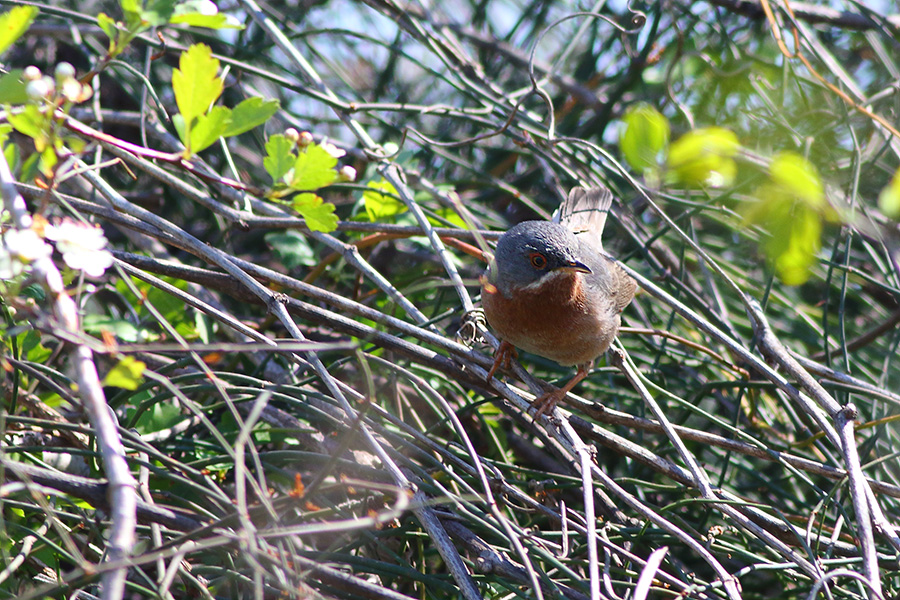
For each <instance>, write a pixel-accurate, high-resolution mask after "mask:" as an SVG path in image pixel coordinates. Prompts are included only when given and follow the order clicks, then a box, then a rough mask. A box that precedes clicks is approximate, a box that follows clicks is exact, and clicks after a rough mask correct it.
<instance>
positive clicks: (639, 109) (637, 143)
mask: <svg viewBox="0 0 900 600" xmlns="http://www.w3.org/2000/svg"><path fill="white" fill-rule="evenodd" d="M622 121H623V122H624V123H625V127H624V128H623V129H622V134H621V136H620V137H619V148H621V150H622V155H623V156H624V157H625V160H626V161H628V164H629V165H631V167H632V168H633V169H634V170H636V171H641V172H643V171H646V170H648V169H652V168H654V167H656V166H657V164H658V163H657V158H658V157H659V153H660V152H662V150H663V149H665V147H666V146H668V144H669V121H668V119H666V117H665V116H663V114H662V113H660V112H659V111H658V110H656V109H655V108H653V107H652V106H650V105H649V104H638V105H637V106H635V107H634V108H632V109H631V110H629V111H628V113H626V115H625V117H624V118H623V119H622Z"/></svg>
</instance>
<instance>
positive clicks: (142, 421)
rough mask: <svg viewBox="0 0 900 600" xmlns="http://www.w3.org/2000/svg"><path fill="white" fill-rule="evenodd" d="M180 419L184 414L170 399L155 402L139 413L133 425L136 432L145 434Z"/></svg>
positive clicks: (165, 427) (167, 426) (169, 425)
mask: <svg viewBox="0 0 900 600" xmlns="http://www.w3.org/2000/svg"><path fill="white" fill-rule="evenodd" d="M132 410H133V409H132ZM130 417H131V416H130V415H129V418H130ZM182 419H184V416H183V415H182V412H181V407H180V406H179V405H178V404H176V403H174V402H170V401H163V402H155V403H153V405H152V406H150V407H148V408H147V410H145V411H143V412H142V413H141V414H140V416H139V417H138V418H137V420H136V421H135V422H134V424H133V427H134V428H135V429H137V431H138V433H140V434H142V435H146V434H148V433H153V432H155V431H162V430H163V429H168V428H170V427H172V426H173V425H175V424H176V423H178V422H179V421H181V420H182Z"/></svg>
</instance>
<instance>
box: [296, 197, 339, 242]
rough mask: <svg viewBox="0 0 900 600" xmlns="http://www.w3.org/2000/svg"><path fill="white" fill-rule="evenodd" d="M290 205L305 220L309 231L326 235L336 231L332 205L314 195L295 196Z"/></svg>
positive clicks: (335, 218) (335, 217)
mask: <svg viewBox="0 0 900 600" xmlns="http://www.w3.org/2000/svg"><path fill="white" fill-rule="evenodd" d="M291 205H292V206H293V208H294V210H296V211H297V212H298V213H300V216H302V217H303V218H304V219H306V226H307V227H309V228H310V229H311V230H313V231H322V232H325V233H328V232H331V231H334V230H335V229H337V224H338V219H337V216H336V215H335V214H334V204H332V203H331V202H325V201H323V200H322V199H321V198H320V197H319V196H317V195H316V194H297V195H296V196H295V197H294V198H293V201H292V204H291Z"/></svg>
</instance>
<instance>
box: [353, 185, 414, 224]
mask: <svg viewBox="0 0 900 600" xmlns="http://www.w3.org/2000/svg"><path fill="white" fill-rule="evenodd" d="M366 187H367V188H368V189H367V190H366V191H364V192H363V203H364V204H365V207H366V216H368V217H369V221H372V222H375V221H380V220H382V219H389V218H391V217H394V216H396V215H399V214H401V213H405V212H406V211H407V210H408V207H407V206H406V204H404V203H403V202H402V201H401V200H400V199H399V198H397V190H396V188H394V186H393V185H391V184H390V182H389V181H387V180H386V179H384V178H382V179H381V181H370V182H369V183H368V184H367V185H366Z"/></svg>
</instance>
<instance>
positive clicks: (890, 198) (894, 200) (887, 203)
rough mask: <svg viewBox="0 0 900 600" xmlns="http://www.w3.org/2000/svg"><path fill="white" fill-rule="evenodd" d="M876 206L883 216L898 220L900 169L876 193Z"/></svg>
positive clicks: (899, 217) (899, 210)
mask: <svg viewBox="0 0 900 600" xmlns="http://www.w3.org/2000/svg"><path fill="white" fill-rule="evenodd" d="M878 208H880V209H881V212H883V213H884V214H885V216H887V217H889V218H891V219H894V220H895V221H896V220H900V169H898V170H897V172H896V173H894V178H893V179H891V183H890V184H888V186H887V187H886V188H884V189H883V190H881V193H880V194H878Z"/></svg>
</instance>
